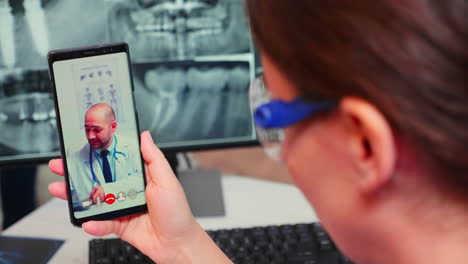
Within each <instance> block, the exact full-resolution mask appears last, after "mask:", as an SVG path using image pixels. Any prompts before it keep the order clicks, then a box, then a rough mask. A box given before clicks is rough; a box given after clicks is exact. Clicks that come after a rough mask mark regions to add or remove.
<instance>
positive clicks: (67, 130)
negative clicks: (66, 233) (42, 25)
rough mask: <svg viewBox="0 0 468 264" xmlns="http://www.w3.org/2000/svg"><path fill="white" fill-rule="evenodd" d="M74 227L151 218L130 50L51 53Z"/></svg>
mask: <svg viewBox="0 0 468 264" xmlns="http://www.w3.org/2000/svg"><path fill="white" fill-rule="evenodd" d="M47 58H48V65H49V75H50V80H51V84H52V85H51V87H52V93H53V95H54V102H55V112H56V116H57V127H58V130H59V131H58V132H59V137H60V146H61V152H62V158H63V161H64V162H63V163H64V164H63V165H64V169H65V182H66V186H67V193H68V205H69V211H70V218H71V222H72V223H73V224H74V225H75V226H79V227H80V226H81V225H82V224H83V223H84V222H86V221H90V220H109V219H114V218H119V217H123V216H127V215H131V214H138V213H143V212H146V211H147V206H146V198H145V187H146V177H145V170H144V168H143V164H144V163H143V159H142V156H141V152H140V137H139V128H138V116H137V112H136V108H135V100H134V97H133V90H134V87H133V78H132V71H131V64H130V54H129V49H128V45H127V44H126V43H111V44H104V45H96V46H91V47H81V48H73V49H66V50H54V51H51V52H49V53H48V56H47Z"/></svg>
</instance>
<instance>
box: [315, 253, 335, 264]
mask: <svg viewBox="0 0 468 264" xmlns="http://www.w3.org/2000/svg"><path fill="white" fill-rule="evenodd" d="M318 259H319V263H326V264H340V255H339V254H338V253H337V252H334V251H325V252H320V255H319V258H318Z"/></svg>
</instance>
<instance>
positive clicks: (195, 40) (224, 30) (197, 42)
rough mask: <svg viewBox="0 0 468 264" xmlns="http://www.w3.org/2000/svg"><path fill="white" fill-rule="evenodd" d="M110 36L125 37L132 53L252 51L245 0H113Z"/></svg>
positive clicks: (141, 56)
mask: <svg viewBox="0 0 468 264" xmlns="http://www.w3.org/2000/svg"><path fill="white" fill-rule="evenodd" d="M111 5H112V9H111V10H112V11H111V12H110V14H109V22H110V23H108V25H109V32H110V33H111V39H112V40H115V41H117V40H118V41H122V40H123V41H126V42H128V43H129V45H130V48H131V50H132V57H133V59H135V60H138V61H147V60H148V59H153V61H154V59H184V58H187V57H193V56H202V55H223V54H234V53H245V52H249V51H250V35H249V30H248V27H247V23H246V19H245V15H244V11H243V6H242V1H241V0H219V1H217V2H216V3H213V4H206V3H205V2H204V1H201V0H192V1H181V0H168V1H160V2H156V3H155V4H154V5H151V6H146V7H142V6H138V5H134V3H132V1H127V2H124V3H122V2H117V3H113V4H111Z"/></svg>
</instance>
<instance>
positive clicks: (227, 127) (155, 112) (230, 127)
mask: <svg viewBox="0 0 468 264" xmlns="http://www.w3.org/2000/svg"><path fill="white" fill-rule="evenodd" d="M133 70H134V71H135V75H134V83H135V100H136V103H137V109H138V112H139V116H140V123H141V129H148V130H150V131H151V132H152V133H153V134H154V136H155V138H157V139H158V143H160V144H161V145H162V146H171V145H173V144H175V145H178V144H180V143H181V141H184V143H185V144H190V143H191V142H192V143H199V142H200V141H202V142H204V143H210V142H211V143H219V142H220V141H223V142H224V141H226V140H229V139H235V140H238V138H239V137H244V138H252V133H253V131H252V129H253V127H252V120H251V112H250V107H249V104H248V102H249V100H248V87H249V83H250V79H251V74H252V70H253V69H252V67H251V65H250V63H249V62H246V61H235V62H234V61H211V62H179V63H154V64H138V65H134V67H133Z"/></svg>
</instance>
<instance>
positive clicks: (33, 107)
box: [0, 70, 59, 157]
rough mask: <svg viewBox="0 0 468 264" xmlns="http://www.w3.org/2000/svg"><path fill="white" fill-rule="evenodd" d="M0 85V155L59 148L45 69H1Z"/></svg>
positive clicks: (51, 150) (49, 150) (48, 151)
mask: <svg viewBox="0 0 468 264" xmlns="http://www.w3.org/2000/svg"><path fill="white" fill-rule="evenodd" d="M0 87H1V88H2V89H1V90H0V98H1V99H0V129H1V130H2V133H0V157H1V156H7V155H13V154H15V155H21V154H29V153H50V152H54V151H58V149H59V144H58V135H57V126H56V119H55V110H54V104H53V100H52V94H51V93H50V88H49V80H48V73H47V71H36V70H16V71H10V72H8V73H7V72H5V71H3V72H1V75H0Z"/></svg>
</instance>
